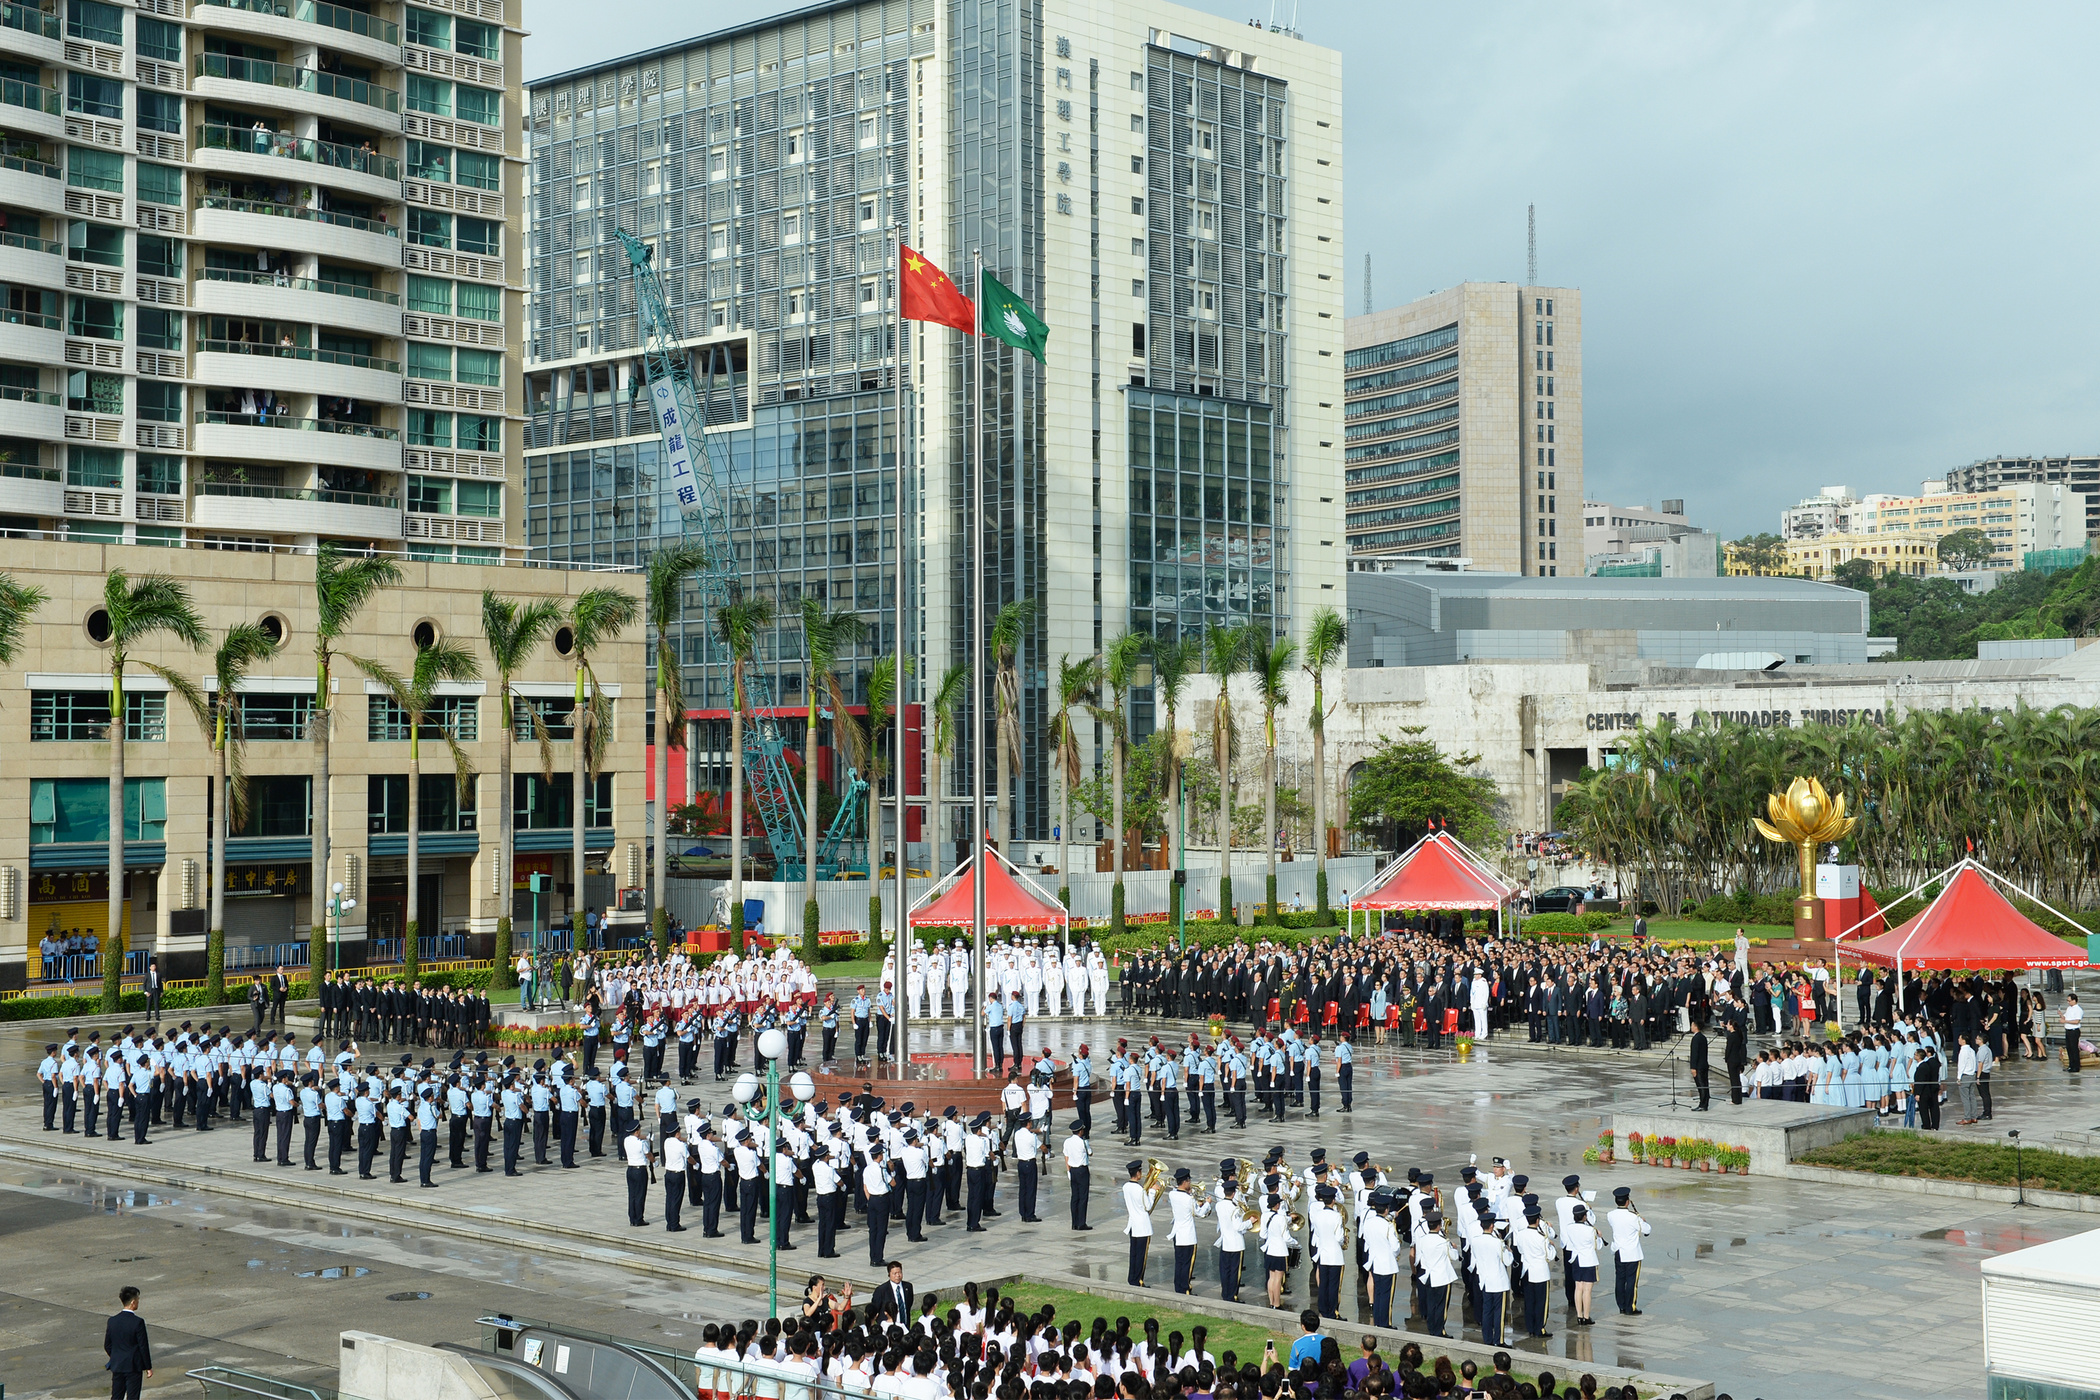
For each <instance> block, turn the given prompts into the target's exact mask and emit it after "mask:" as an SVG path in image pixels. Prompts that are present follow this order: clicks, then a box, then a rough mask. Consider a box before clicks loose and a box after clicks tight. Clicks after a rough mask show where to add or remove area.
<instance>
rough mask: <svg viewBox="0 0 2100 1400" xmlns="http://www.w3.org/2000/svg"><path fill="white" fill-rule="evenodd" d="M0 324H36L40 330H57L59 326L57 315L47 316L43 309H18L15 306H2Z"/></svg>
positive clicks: (0, 307)
mask: <svg viewBox="0 0 2100 1400" xmlns="http://www.w3.org/2000/svg"><path fill="white" fill-rule="evenodd" d="M0 325H9V326H35V327H36V328H37V329H39V330H46V331H55V330H57V329H58V327H59V319H58V317H56V316H46V315H45V314H44V313H43V312H41V311H17V310H15V309H14V308H13V307H9V306H0Z"/></svg>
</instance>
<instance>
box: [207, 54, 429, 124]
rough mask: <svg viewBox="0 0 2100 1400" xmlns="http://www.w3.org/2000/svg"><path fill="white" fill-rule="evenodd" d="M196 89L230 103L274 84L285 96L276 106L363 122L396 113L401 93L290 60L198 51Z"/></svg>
mask: <svg viewBox="0 0 2100 1400" xmlns="http://www.w3.org/2000/svg"><path fill="white" fill-rule="evenodd" d="M193 71H194V72H195V73H196V76H197V82H196V91H197V92H198V94H199V95H201V96H204V97H217V98H223V99H224V100H226V101H229V102H242V103H249V102H254V101H257V100H258V94H257V93H256V91H255V88H256V87H257V86H263V87H273V88H276V89H278V90H279V91H280V92H283V93H285V94H287V96H285V97H284V98H283V99H281V105H283V106H286V107H291V108H293V109H295V110H297V111H301V112H306V113H308V114H310V115H313V116H320V117H330V118H333V119H334V120H336V121H343V122H355V123H358V124H363V123H366V122H369V121H371V120H372V114H373V113H374V112H375V111H377V112H385V113H387V114H388V115H389V116H396V117H398V116H399V115H400V114H401V94H400V93H399V92H397V91H396V90H395V89H393V88H390V87H382V86H380V85H379V84H378V83H368V82H365V81H363V80H362V79H359V78H346V77H344V76H342V75H341V74H338V73H324V72H322V71H321V70H320V69H318V68H301V67H298V66H296V65H294V64H290V63H272V62H270V61H268V60H267V59H260V58H236V57H234V56H233V55H231V54H223V53H200V54H198V55H197V61H196V67H195V69H194V70H193Z"/></svg>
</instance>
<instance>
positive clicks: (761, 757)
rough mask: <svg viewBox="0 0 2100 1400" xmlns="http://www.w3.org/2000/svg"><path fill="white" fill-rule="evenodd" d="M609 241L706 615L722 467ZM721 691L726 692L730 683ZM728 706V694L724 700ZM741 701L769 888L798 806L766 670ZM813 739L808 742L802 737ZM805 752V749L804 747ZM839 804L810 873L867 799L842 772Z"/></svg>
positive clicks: (716, 563)
mask: <svg viewBox="0 0 2100 1400" xmlns="http://www.w3.org/2000/svg"><path fill="white" fill-rule="evenodd" d="M613 236H614V237H615V238H617V239H619V240H620V246H621V247H622V248H624V249H625V250H626V252H627V261H628V265H629V266H630V268H631V269H632V270H633V272H634V285H635V304H636V306H637V307H638V308H639V310H640V313H641V330H642V347H643V365H644V368H645V372H646V375H647V380H648V385H649V401H650V407H651V408H652V410H653V411H654V414H655V418H656V426H657V429H658V431H659V432H660V433H661V434H662V436H663V440H664V476H665V478H666V480H667V483H668V485H669V486H670V488H671V490H672V492H673V494H674V495H676V497H677V499H678V511H679V520H680V524H681V526H682V528H683V530H684V532H685V534H686V535H687V536H689V537H692V538H695V539H697V540H698V541H699V543H700V545H701V547H702V549H704V550H705V551H706V554H707V567H706V568H705V569H703V570H702V571H701V572H700V574H699V576H698V579H697V582H698V583H699V587H700V595H701V599H702V602H703V605H704V607H705V610H706V614H707V616H708V617H709V619H710V620H711V619H712V618H713V617H714V615H715V611H716V609H718V608H720V607H721V606H722V605H724V604H725V603H728V602H730V601H731V600H732V599H733V598H734V597H735V596H736V595H737V593H738V591H739V590H740V587H741V585H742V582H743V580H742V578H741V577H740V575H739V574H738V571H737V567H736V548H735V545H734V543H733V542H732V541H731V540H730V538H729V520H728V516H727V514H726V513H725V512H724V510H723V496H724V495H725V494H726V492H727V489H728V487H729V485H730V483H729V482H728V480H727V476H728V472H727V469H726V468H725V469H724V471H723V479H722V480H720V481H718V480H717V479H716V476H715V471H714V468H713V464H712V462H711V461H710V460H709V457H708V453H707V425H706V421H705V420H704V419H703V418H702V417H701V415H700V410H699V404H698V401H697V399H696V397H695V395H694V393H693V373H692V365H691V362H690V360H689V359H688V358H687V357H686V355H685V354H684V353H683V352H682V351H680V349H679V348H678V333H677V327H676V326H675V324H674V323H673V322H672V319H671V308H670V303H669V302H668V300H666V298H665V296H664V290H663V283H662V281H661V280H660V279H659V278H658V276H657V273H656V268H655V266H654V263H653V258H652V256H651V255H652V253H653V252H654V250H653V249H652V248H650V247H649V245H647V244H645V243H643V242H641V241H640V240H639V239H637V238H635V237H633V236H632V235H631V234H628V233H626V232H624V231H617V230H616V231H615V232H614V234H613ZM732 665H733V663H732V661H731V660H730V658H729V657H728V656H727V654H726V652H725V653H724V656H723V661H722V667H723V671H724V674H725V675H730V674H731V669H730V668H731V666H732ZM730 684H731V685H732V686H733V685H734V679H733V676H732V678H731V681H730ZM730 694H731V698H732V703H734V691H733V690H732V691H731V692H730ZM744 694H745V696H746V700H747V704H748V706H749V708H750V710H751V714H750V715H749V716H748V718H747V719H746V722H745V724H744V778H745V782H746V784H747V785H748V786H749V788H750V792H751V800H752V805H754V806H755V807H757V808H758V815H759V820H760V821H761V822H763V823H764V825H765V828H766V839H767V841H768V842H769V843H770V844H771V846H772V848H773V873H774V878H775V879H779V880H786V881H794V880H801V879H804V878H806V874H805V869H806V868H805V866H804V865H803V859H804V852H805V849H806V847H805V842H804V839H803V830H802V807H801V804H800V802H799V800H798V794H797V791H796V785H795V774H794V770H793V769H792V768H791V767H789V765H788V761H787V743H786V741H785V740H784V739H783V738H782V737H781V733H780V724H779V721H778V720H777V719H775V717H774V715H773V713H772V711H773V678H772V675H771V673H770V672H767V671H765V670H763V669H760V668H752V669H751V670H749V671H747V672H746V674H745V677H744ZM812 737H814V736H812ZM811 747H812V750H813V748H814V746H813V745H812V746H811ZM846 777H847V782H846V790H845V793H844V800H843V802H842V804H841V805H840V808H839V814H838V817H837V818H835V819H834V820H833V821H832V823H831V826H830V828H829V829H828V830H827V831H826V832H825V833H824V839H823V842H822V844H821V845H819V846H818V847H817V851H816V865H817V874H818V876H819V877H825V876H829V875H832V874H834V873H836V871H837V869H838V864H839V853H840V851H841V849H842V848H843V847H844V845H845V842H846V840H847V837H848V836H849V835H850V833H851V831H852V828H853V820H852V815H853V813H854V812H855V811H856V810H857V809H858V806H859V803H858V802H857V801H856V798H858V797H860V796H862V795H864V794H865V793H866V792H867V780H866V779H864V778H862V777H861V776H860V774H859V772H858V771H857V770H854V769H851V768H849V769H847V771H846Z"/></svg>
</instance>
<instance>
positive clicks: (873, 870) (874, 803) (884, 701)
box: [861, 652, 911, 943]
mask: <svg viewBox="0 0 2100 1400" xmlns="http://www.w3.org/2000/svg"><path fill="white" fill-rule="evenodd" d="M898 664H899V658H898V656H897V654H896V653H895V652H892V653H891V654H890V655H888V656H883V657H878V658H877V659H876V661H875V665H874V668H873V669H872V670H870V671H869V672H868V718H867V730H866V734H865V736H864V740H863V743H862V748H861V752H862V756H863V758H864V760H865V762H864V764H863V771H865V772H866V773H867V775H868V941H869V942H871V943H881V942H882V862H881V861H880V860H878V859H877V857H878V855H879V854H880V851H881V843H882V780H883V779H884V778H886V777H888V776H889V770H890V764H889V761H888V760H887V759H885V758H884V757H883V756H882V736H883V735H884V734H885V733H886V732H888V727H889V722H890V719H891V717H892V716H893V715H895V714H896V713H897V697H898V695H899V694H900V693H901V692H902V691H903V689H904V683H903V678H900V677H899V676H898V674H897V670H898ZM902 664H903V670H904V676H905V677H909V676H910V675H911V658H910V657H909V656H907V657H904V658H902ZM899 792H900V793H901V792H902V787H901V786H900V788H899ZM897 859H898V860H899V861H900V862H901V861H902V860H903V859H904V806H903V804H902V803H901V802H900V803H899V804H898V807H897ZM897 917H898V918H899V919H900V920H901V919H902V918H903V917H904V911H903V910H901V909H900V910H898V911H897ZM900 926H901V925H900Z"/></svg>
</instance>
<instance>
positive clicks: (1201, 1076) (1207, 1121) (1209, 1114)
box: [1196, 1049, 1218, 1133]
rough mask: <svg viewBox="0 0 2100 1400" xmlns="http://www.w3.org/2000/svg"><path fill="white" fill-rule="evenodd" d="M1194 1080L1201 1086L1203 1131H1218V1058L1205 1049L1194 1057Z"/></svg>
mask: <svg viewBox="0 0 2100 1400" xmlns="http://www.w3.org/2000/svg"><path fill="white" fill-rule="evenodd" d="M1196 1079H1197V1082H1198V1083H1199V1084H1200V1085H1201V1086H1202V1108H1203V1129H1204V1131H1205V1132H1209V1133H1215V1132H1217V1130H1218V1057H1217V1056H1216V1055H1215V1054H1213V1053H1212V1052H1211V1051H1210V1050H1208V1049H1205V1050H1204V1051H1203V1053H1201V1054H1200V1055H1198V1056H1197V1057H1196Z"/></svg>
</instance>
